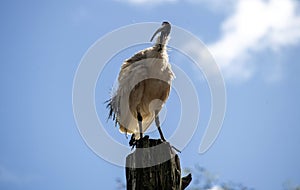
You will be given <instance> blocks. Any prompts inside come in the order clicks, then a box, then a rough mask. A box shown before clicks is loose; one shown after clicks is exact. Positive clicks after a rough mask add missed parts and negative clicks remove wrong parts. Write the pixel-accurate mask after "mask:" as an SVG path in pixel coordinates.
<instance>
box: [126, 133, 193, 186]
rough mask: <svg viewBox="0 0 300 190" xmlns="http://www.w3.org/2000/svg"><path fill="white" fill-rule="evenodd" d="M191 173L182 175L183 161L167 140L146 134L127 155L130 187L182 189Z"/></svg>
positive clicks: (190, 178)
mask: <svg viewBox="0 0 300 190" xmlns="http://www.w3.org/2000/svg"><path fill="white" fill-rule="evenodd" d="M191 180H192V177H191V174H189V175H188V176H186V177H184V178H181V168H180V160H179V157H178V155H177V154H176V153H175V152H174V150H173V148H172V147H171V146H170V144H169V143H168V142H162V141H161V140H160V139H158V140H156V139H149V138H147V137H144V138H143V139H142V140H140V141H139V142H138V144H137V145H136V150H135V151H134V152H133V153H131V154H129V155H128V156H127V157H126V183H127V184H126V186H127V190H182V189H185V188H186V187H187V186H188V184H189V183H190V182H191Z"/></svg>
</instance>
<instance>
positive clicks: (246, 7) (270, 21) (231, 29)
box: [208, 0, 300, 79]
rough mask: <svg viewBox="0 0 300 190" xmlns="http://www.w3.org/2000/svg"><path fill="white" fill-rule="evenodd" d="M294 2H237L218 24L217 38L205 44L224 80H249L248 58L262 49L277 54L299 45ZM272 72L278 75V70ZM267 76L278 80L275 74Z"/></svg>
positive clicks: (298, 20)
mask: <svg viewBox="0 0 300 190" xmlns="http://www.w3.org/2000/svg"><path fill="white" fill-rule="evenodd" d="M296 3H297V2H296V1H293V0H270V1H264V0H251V1H250V0H246V1H243V0H239V1H237V4H236V6H235V8H234V12H233V13H232V14H231V15H229V17H228V18H227V19H225V21H224V22H223V23H222V34H221V37H220V38H219V39H218V40H217V41H215V42H213V43H211V44H209V45H208V47H209V49H210V50H211V52H212V53H213V55H214V56H215V59H216V61H217V63H218V64H219V65H220V66H221V68H222V70H223V73H224V74H225V77H226V78H234V79H249V78H250V77H252V76H253V74H254V73H255V65H254V64H253V63H251V61H252V59H251V57H253V56H255V54H256V53H258V52H263V51H264V50H266V49H271V50H272V51H273V52H279V50H281V48H283V47H286V46H290V45H294V44H296V43H298V42H299V40H300V16H299V15H298V14H297V8H298V6H299V5H297V4H296ZM274 67H275V65H274ZM276 67H277V68H280V67H279V66H276ZM272 70H276V73H277V74H278V75H280V72H279V71H278V69H272ZM270 76H272V79H274V78H278V76H275V74H272V75H270Z"/></svg>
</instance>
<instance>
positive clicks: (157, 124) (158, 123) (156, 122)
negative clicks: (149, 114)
mask: <svg viewBox="0 0 300 190" xmlns="http://www.w3.org/2000/svg"><path fill="white" fill-rule="evenodd" d="M155 124H156V127H157V129H158V132H159V135H160V138H161V140H162V141H166V139H165V137H164V135H163V133H162V130H161V128H160V122H159V117H158V111H157V110H156V111H155Z"/></svg>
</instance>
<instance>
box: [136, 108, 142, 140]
mask: <svg viewBox="0 0 300 190" xmlns="http://www.w3.org/2000/svg"><path fill="white" fill-rule="evenodd" d="M137 119H138V122H139V130H140V139H142V138H143V126H142V121H143V118H142V115H141V113H140V112H137Z"/></svg>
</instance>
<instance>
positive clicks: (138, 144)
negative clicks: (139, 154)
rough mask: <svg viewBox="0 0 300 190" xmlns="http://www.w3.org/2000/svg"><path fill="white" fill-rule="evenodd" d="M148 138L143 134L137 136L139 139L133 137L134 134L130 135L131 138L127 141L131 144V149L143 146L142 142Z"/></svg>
mask: <svg viewBox="0 0 300 190" xmlns="http://www.w3.org/2000/svg"><path fill="white" fill-rule="evenodd" d="M148 139H149V136H148V135H145V136H144V137H142V138H139V139H135V135H132V136H131V139H130V141H129V145H130V146H131V150H133V149H134V147H137V148H143V142H144V141H145V140H148Z"/></svg>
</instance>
